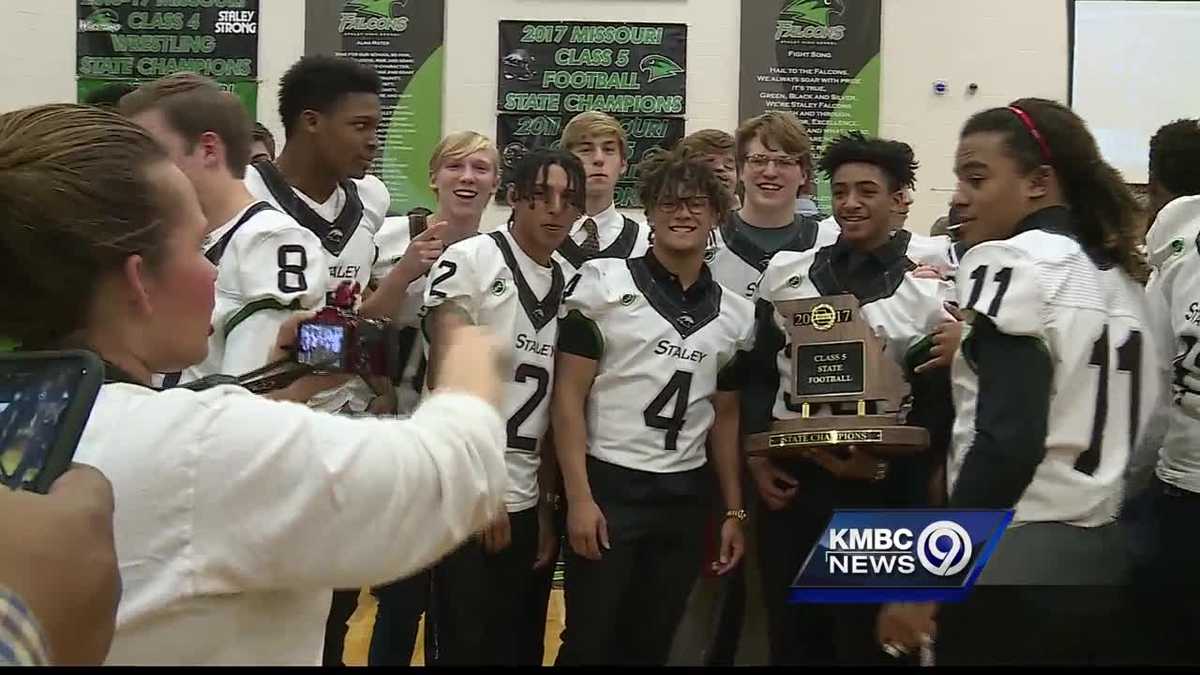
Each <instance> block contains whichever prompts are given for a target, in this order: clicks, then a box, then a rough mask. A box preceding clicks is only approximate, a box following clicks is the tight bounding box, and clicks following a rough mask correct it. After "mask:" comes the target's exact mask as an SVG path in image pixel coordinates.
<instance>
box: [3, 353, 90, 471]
mask: <svg viewBox="0 0 1200 675" xmlns="http://www.w3.org/2000/svg"><path fill="white" fill-rule="evenodd" d="M103 382H104V364H103V362H102V361H101V360H100V358H99V357H98V356H96V355H95V354H92V353H91V352H85V351H62V352H14V353H8V354H0V485H3V486H5V487H7V488H9V489H13V490H29V491H32V492H38V493H42V494H45V493H46V492H47V491H48V490H49V489H50V485H51V484H52V483H54V481H55V480H56V479H58V477H59V476H61V475H62V474H63V472H65V471H66V470H67V468H68V467H70V465H71V459H72V458H73V457H74V456H75V446H76V444H77V443H79V437H80V436H81V435H82V434H83V428H84V426H85V425H86V424H87V419H88V416H89V415H90V414H91V411H92V405H93V404H94V403H95V401H96V395H97V394H98V393H99V392H100V385H101V384H103Z"/></svg>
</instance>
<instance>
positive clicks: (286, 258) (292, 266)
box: [278, 244, 308, 293]
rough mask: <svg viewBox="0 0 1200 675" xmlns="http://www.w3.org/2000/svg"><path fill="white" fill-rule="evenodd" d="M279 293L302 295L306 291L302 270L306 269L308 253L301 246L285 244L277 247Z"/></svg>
mask: <svg viewBox="0 0 1200 675" xmlns="http://www.w3.org/2000/svg"><path fill="white" fill-rule="evenodd" d="M278 261H279V279H278V281H279V292H280V293H303V292H304V291H307V290H308V280H306V279H305V278H304V270H305V268H307V267H308V253H307V252H305V250H304V247H303V246H297V245H296V244H287V245H285V246H280V247H279V253H278Z"/></svg>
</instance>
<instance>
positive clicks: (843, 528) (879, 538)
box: [791, 509, 1012, 603]
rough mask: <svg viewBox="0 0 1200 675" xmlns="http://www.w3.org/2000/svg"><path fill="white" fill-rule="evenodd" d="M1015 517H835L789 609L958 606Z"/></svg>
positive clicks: (880, 513) (859, 513) (895, 512)
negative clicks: (831, 605) (899, 604)
mask: <svg viewBox="0 0 1200 675" xmlns="http://www.w3.org/2000/svg"><path fill="white" fill-rule="evenodd" d="M1011 521H1012V511H985V510H970V511H948V510H944V509H943V510H901V509H889V510H856V511H848V510H840V511H835V512H834V514H833V517H832V518H831V519H830V520H829V525H828V526H827V527H826V528H825V530H824V532H822V534H821V538H820V540H819V541H817V543H816V545H814V546H813V549H812V551H811V552H810V553H809V554H808V560H806V561H805V562H804V565H803V566H802V567H801V568H800V573H799V574H798V575H797V576H796V580H795V582H793V584H792V588H791V599H792V602H807V603H880V602H921V601H936V602H957V601H960V600H962V599H964V598H965V597H966V596H967V594H968V593H969V592H970V590H971V587H972V586H974V585H975V581H976V580H977V579H978V578H979V575H980V574H981V573H982V572H983V568H984V566H985V565H986V564H987V561H988V558H990V557H991V555H992V552H993V551H994V550H995V548H996V545H997V544H998V543H999V542H1000V537H1001V536H1002V535H1003V534H1004V530H1005V528H1007V527H1008V524H1009V522H1011Z"/></svg>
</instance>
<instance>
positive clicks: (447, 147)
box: [429, 131, 500, 180]
mask: <svg viewBox="0 0 1200 675" xmlns="http://www.w3.org/2000/svg"><path fill="white" fill-rule="evenodd" d="M477 152H487V153H488V154H489V155H491V156H492V164H493V165H495V166H496V171H499V170H500V153H499V151H497V150H496V144H495V143H493V142H492V139H490V138H488V137H487V136H484V135H483V134H481V133H477V132H474V131H457V132H455V133H452V134H450V135H448V136H446V137H445V138H443V139H442V140H441V142H440V143H438V144H437V146H436V147H435V148H434V149H433V153H432V154H430V156H429V178H430V179H431V180H432V179H433V177H434V175H435V174H437V172H438V170H439V169H441V168H442V165H443V164H445V163H446V162H448V161H450V160H452V159H463V158H465V157H470V156H471V155H473V154H475V153H477Z"/></svg>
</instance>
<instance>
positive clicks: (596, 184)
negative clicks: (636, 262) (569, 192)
mask: <svg viewBox="0 0 1200 675" xmlns="http://www.w3.org/2000/svg"><path fill="white" fill-rule="evenodd" d="M561 145H562V148H563V149H564V150H566V151H567V152H570V153H571V154H573V155H575V156H576V157H578V158H579V161H580V162H582V163H583V168H584V170H585V171H586V173H587V210H586V211H585V212H584V213H583V214H581V215H580V217H579V220H578V222H576V223H575V224H574V226H573V227H572V228H571V234H570V236H569V237H567V239H566V240H565V241H563V245H562V246H560V247H559V249H558V253H557V254H556V256H555V259H556V260H558V262H559V264H561V265H563V271H564V272H566V273H567V276H568V277H569V276H571V275H573V274H574V273H575V272H576V270H578V269H579V266H580V265H582V264H583V263H584V261H587V260H593V259H595V258H636V257H638V256H640V255H642V254H643V253H645V252H646V248H647V247H648V246H649V245H650V228H648V227H646V226H645V225H644V224H642V223H639V222H637V221H636V220H634V219H632V218H630V217H628V216H624V215H621V213H620V212H619V211H617V203H616V200H615V197H616V189H617V181H618V180H620V178H621V175H622V174H624V173H625V170H626V169H627V168H628V166H629V140H628V138H627V136H626V134H625V128H624V127H622V126H621V123H620V122H618V121H617V120H616V119H615V118H613V117H612V116H611V115H608V114H606V113H602V112H596V111H588V112H583V113H580V114H578V115H576V116H575V117H573V118H572V119H571V121H570V122H568V123H567V126H565V127H563V132H562V143H561Z"/></svg>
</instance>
